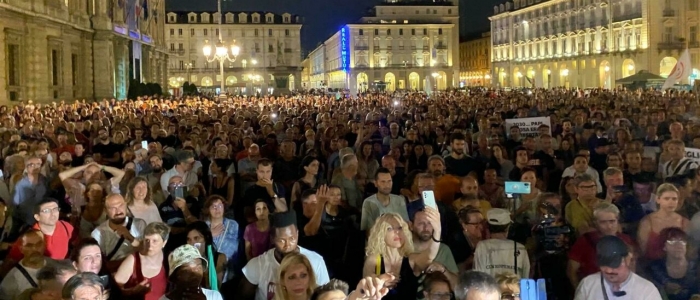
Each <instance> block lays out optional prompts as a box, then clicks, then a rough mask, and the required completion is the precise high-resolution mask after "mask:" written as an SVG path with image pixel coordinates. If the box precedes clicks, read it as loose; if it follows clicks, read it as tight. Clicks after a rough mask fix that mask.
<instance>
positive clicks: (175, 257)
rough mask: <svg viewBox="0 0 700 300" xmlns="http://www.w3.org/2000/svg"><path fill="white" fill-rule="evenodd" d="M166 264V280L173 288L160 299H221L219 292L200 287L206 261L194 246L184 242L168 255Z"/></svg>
mask: <svg viewBox="0 0 700 300" xmlns="http://www.w3.org/2000/svg"><path fill="white" fill-rule="evenodd" d="M168 265H169V266H170V272H169V274H168V281H170V283H172V285H173V289H172V290H171V291H170V292H168V293H167V294H165V295H163V296H162V297H161V298H160V300H169V299H198V300H201V299H207V300H223V298H222V297H221V294H220V293H219V292H217V291H214V290H210V289H205V288H202V276H204V268H206V267H207V265H208V262H207V260H206V259H205V258H204V257H202V255H201V254H200V253H199V250H197V248H195V247H194V246H192V245H189V244H186V245H182V246H180V247H177V248H176V249H175V250H174V251H173V252H172V253H170V255H169V256H168Z"/></svg>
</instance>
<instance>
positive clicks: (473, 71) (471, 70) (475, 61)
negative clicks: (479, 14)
mask: <svg viewBox="0 0 700 300" xmlns="http://www.w3.org/2000/svg"><path fill="white" fill-rule="evenodd" d="M459 82H460V86H490V85H491V33H490V32H486V33H482V34H480V35H479V37H478V38H473V39H468V40H466V41H463V42H461V43H459Z"/></svg>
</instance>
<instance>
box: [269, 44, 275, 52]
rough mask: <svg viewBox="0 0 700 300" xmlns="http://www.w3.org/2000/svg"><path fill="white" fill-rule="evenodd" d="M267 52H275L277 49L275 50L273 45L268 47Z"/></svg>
mask: <svg viewBox="0 0 700 300" xmlns="http://www.w3.org/2000/svg"><path fill="white" fill-rule="evenodd" d="M267 52H270V53H272V52H275V48H273V47H272V45H271V44H270V45H267Z"/></svg>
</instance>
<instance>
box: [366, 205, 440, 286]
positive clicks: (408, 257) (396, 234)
mask: <svg viewBox="0 0 700 300" xmlns="http://www.w3.org/2000/svg"><path fill="white" fill-rule="evenodd" d="M425 212H426V214H427V215H428V220H429V221H430V225H432V226H433V243H432V244H431V245H430V247H429V248H428V249H427V250H425V251H423V252H419V253H415V252H414V249H413V241H412V240H411V237H412V234H411V231H410V229H409V228H408V224H406V222H405V221H404V220H403V219H402V218H401V216H399V215H398V214H395V213H387V214H384V215H382V216H380V217H379V218H378V219H377V221H376V222H375V223H374V226H372V228H371V229H370V233H369V239H368V240H367V248H366V254H367V257H366V258H365V264H364V267H363V277H367V276H372V277H379V278H380V279H382V280H387V287H389V288H391V289H392V290H391V291H390V292H389V295H387V296H386V297H384V298H383V299H385V300H393V299H410V298H415V297H416V287H417V286H418V277H419V276H420V275H421V273H422V272H424V271H430V270H429V269H430V268H429V267H430V266H431V263H432V262H433V259H435V256H436V255H437V252H438V248H439V246H440V243H438V242H437V238H439V237H440V234H441V232H442V228H441V226H440V214H439V213H438V211H437V210H435V209H432V208H429V207H426V208H425ZM436 237H437V238H436ZM390 275H393V276H394V279H393V280H388V279H387V278H386V277H387V276H390Z"/></svg>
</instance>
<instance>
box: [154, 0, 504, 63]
mask: <svg viewBox="0 0 700 300" xmlns="http://www.w3.org/2000/svg"><path fill="white" fill-rule="evenodd" d="M223 1H224V2H223V4H222V5H223V6H222V9H223V10H224V11H269V12H273V13H278V14H281V13H284V12H288V13H291V14H295V15H300V16H301V17H303V18H304V26H303V27H302V33H301V44H302V47H303V48H304V51H305V52H304V53H308V51H311V50H313V49H314V48H315V47H316V46H317V45H318V44H319V43H321V42H323V41H325V40H326V39H327V38H329V37H330V36H331V34H333V33H335V32H336V31H338V30H339V29H340V26H342V25H343V24H346V23H352V22H355V21H357V20H358V19H359V18H360V17H362V16H364V15H366V14H367V10H368V9H369V8H371V7H372V6H373V5H376V4H377V3H380V2H381V1H382V0H344V1H343V0H223ZM502 2H505V0H460V6H461V7H460V11H462V12H464V11H468V12H470V13H471V14H470V15H468V16H466V15H461V16H460V21H461V22H463V24H464V25H463V26H466V28H469V30H467V32H460V35H461V36H469V35H471V34H474V33H478V32H484V31H487V30H488V27H489V22H488V17H489V16H491V15H492V14H493V6H494V5H495V4H499V3H502ZM166 8H167V10H177V11H203V10H212V11H215V10H216V0H166ZM465 8H466V9H465ZM463 28H464V27H463Z"/></svg>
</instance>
